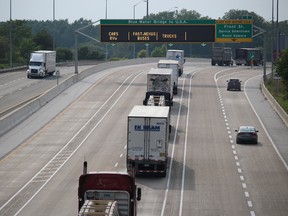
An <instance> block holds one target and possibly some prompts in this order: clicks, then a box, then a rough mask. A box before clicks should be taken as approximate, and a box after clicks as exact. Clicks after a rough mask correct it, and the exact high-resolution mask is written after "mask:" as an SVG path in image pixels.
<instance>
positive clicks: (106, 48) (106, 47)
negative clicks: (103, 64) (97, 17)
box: [105, 0, 108, 61]
mask: <svg viewBox="0 0 288 216" xmlns="http://www.w3.org/2000/svg"><path fill="white" fill-rule="evenodd" d="M107 15H108V12H107V0H106V9H105V19H107ZM107 59H108V44H107V43H106V44H105V61H107Z"/></svg>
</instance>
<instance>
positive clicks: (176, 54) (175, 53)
mask: <svg viewBox="0 0 288 216" xmlns="http://www.w3.org/2000/svg"><path fill="white" fill-rule="evenodd" d="M166 59H170V60H176V61H178V62H179V71H178V74H179V76H181V75H182V74H183V68H184V63H185V58H184V50H172V49H170V50H167V52H166Z"/></svg>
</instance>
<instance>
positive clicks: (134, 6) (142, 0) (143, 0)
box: [133, 0, 145, 19]
mask: <svg viewBox="0 0 288 216" xmlns="http://www.w3.org/2000/svg"><path fill="white" fill-rule="evenodd" d="M141 2H145V0H141V1H139V2H138V3H136V4H135V5H133V19H135V8H136V6H137V5H139V4H140V3H141Z"/></svg>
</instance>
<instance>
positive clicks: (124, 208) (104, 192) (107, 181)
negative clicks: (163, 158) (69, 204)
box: [78, 162, 141, 216]
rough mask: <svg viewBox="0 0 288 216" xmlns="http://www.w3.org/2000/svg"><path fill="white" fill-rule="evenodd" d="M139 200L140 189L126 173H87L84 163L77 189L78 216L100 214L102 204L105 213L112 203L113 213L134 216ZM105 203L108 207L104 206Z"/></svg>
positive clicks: (85, 163)
mask: <svg viewBox="0 0 288 216" xmlns="http://www.w3.org/2000/svg"><path fill="white" fill-rule="evenodd" d="M140 199H141V188H137V186H136V184H135V178H134V177H132V176H130V175H129V174H128V173H125V172H92V173H87V162H84V173H83V174H82V175H81V176H80V177H79V187H78V205H79V206H78V207H79V209H78V210H79V215H89V213H92V212H97V211H99V212H100V211H102V210H101V208H100V206H101V205H102V206H103V203H104V205H106V207H105V211H108V208H111V203H112V204H113V208H114V210H113V212H114V211H115V212H119V215H121V216H136V214H137V211H136V210H137V201H140ZM106 202H107V204H110V207H109V206H107V204H105V203H106ZM89 203H90V205H91V206H89ZM81 208H82V209H81ZM84 208H85V209H84ZM111 211H112V210H111ZM103 215H105V214H103Z"/></svg>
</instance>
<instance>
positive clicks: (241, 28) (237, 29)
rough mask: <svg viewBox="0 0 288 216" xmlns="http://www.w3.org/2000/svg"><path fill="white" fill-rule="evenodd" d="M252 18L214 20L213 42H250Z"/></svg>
mask: <svg viewBox="0 0 288 216" xmlns="http://www.w3.org/2000/svg"><path fill="white" fill-rule="evenodd" d="M252 36H253V25H252V20H248V19H246V20H216V40H215V42H226V43H227V42H235V43H237V42H252Z"/></svg>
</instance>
